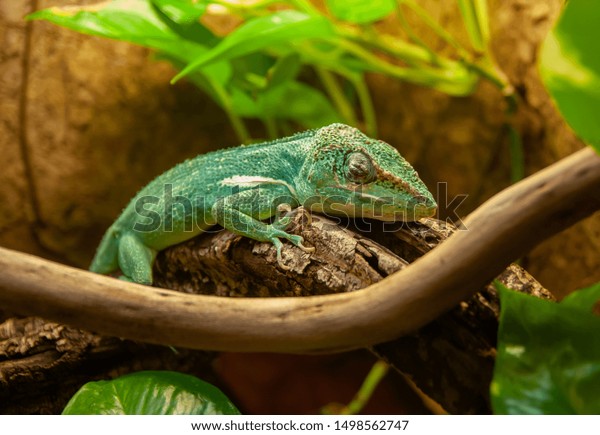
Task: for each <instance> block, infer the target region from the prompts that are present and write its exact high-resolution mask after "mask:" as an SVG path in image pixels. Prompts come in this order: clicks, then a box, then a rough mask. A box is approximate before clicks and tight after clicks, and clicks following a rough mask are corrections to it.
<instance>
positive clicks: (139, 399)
mask: <svg viewBox="0 0 600 435" xmlns="http://www.w3.org/2000/svg"><path fill="white" fill-rule="evenodd" d="M239 413H240V412H239V411H238V410H237V408H236V407H235V406H234V405H233V404H232V403H231V402H230V401H229V399H228V398H227V397H226V396H225V395H224V394H223V393H222V392H221V391H220V390H219V389H218V388H216V387H214V386H212V385H211V384H209V383H206V382H204V381H201V380H200V379H198V378H196V377H194V376H190V375H185V374H183V373H177V372H166V371H164V372H163V371H144V372H137V373H132V374H129V375H125V376H122V377H120V378H117V379H114V380H112V381H99V382H90V383H87V384H85V385H84V386H83V387H81V389H80V390H79V391H78V392H77V393H75V395H74V396H73V397H72V398H71V400H70V401H69V403H67V406H66V407H65V409H64V410H63V414H78V415H81V414H84V415H90V414H113V415H115V414H118V415H175V414H177V415H188V414H198V415H199V414H201V415H215V414H216V415H224V414H225V415H238V414H239Z"/></svg>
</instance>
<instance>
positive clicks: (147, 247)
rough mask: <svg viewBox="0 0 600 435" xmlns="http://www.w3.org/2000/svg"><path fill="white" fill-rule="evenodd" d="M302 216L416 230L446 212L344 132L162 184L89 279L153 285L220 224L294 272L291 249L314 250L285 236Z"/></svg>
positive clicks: (383, 151) (151, 190) (218, 160)
mask: <svg viewBox="0 0 600 435" xmlns="http://www.w3.org/2000/svg"><path fill="white" fill-rule="evenodd" d="M299 206H304V207H305V208H306V209H307V210H309V211H310V212H317V213H322V214H325V215H332V216H346V217H367V218H373V219H377V220H381V221H413V220H418V219H420V218H424V217H429V216H432V215H433V214H435V212H436V210H437V204H436V202H435V200H434V199H433V197H432V195H431V193H430V192H429V191H428V190H427V187H426V185H425V184H424V183H423V181H421V179H420V178H419V176H418V174H417V172H416V171H415V170H414V169H413V167H412V166H411V165H410V164H409V163H408V162H407V161H406V160H405V159H404V158H403V157H402V156H401V155H400V153H399V152H398V151H397V150H396V149H395V148H394V147H392V146H391V145H389V144H387V143H386V142H383V141H381V140H377V139H372V138H370V137H368V136H366V135H365V134H363V133H362V132H361V131H360V130H358V129H356V128H353V127H350V126H347V125H344V124H339V123H336V124H331V125H328V126H325V127H322V128H319V129H315V130H309V131H305V132H301V133H297V134H295V135H293V136H289V137H286V138H283V139H278V140H274V141H270V142H263V143H258V144H252V145H242V146H238V147H232V148H225V149H222V150H218V151H213V152H210V153H206V154H201V155H199V156H197V157H195V158H192V159H189V160H186V161H184V162H183V163H180V164H178V165H177V166H175V167H173V168H172V169H170V170H168V171H166V172H165V173H163V174H162V175H159V176H158V177H157V178H155V179H154V180H152V181H151V182H150V183H149V184H148V185H146V186H145V187H144V188H142V189H141V190H140V191H139V192H138V193H137V194H136V195H135V197H134V198H133V199H132V200H131V201H130V202H129V204H128V205H127V206H126V207H125V209H124V210H123V211H122V213H121V215H120V216H119V217H118V218H117V220H116V221H115V222H114V223H113V224H112V225H111V226H110V228H109V229H108V230H107V231H106V233H105V235H104V237H103V238H102V241H101V242H100V245H99V246H98V249H97V252H96V255H95V257H94V259H93V260H92V263H91V266H90V270H91V271H92V272H96V273H101V274H109V273H112V272H116V271H117V270H119V269H120V271H121V273H122V274H123V275H122V278H123V279H125V280H129V281H133V282H136V283H140V284H146V285H150V284H152V280H153V277H152V265H153V262H154V260H155V258H156V255H157V253H158V252H159V251H161V250H163V249H165V248H167V247H169V246H172V245H175V244H178V243H180V242H183V241H185V240H188V239H190V238H192V237H194V236H196V235H198V234H200V233H202V232H205V231H209V230H210V228H211V227H213V226H215V225H217V224H219V225H221V226H222V227H223V228H226V229H228V230H230V231H232V232H234V233H236V234H238V235H241V236H245V237H249V238H251V239H254V240H258V241H263V242H271V243H272V244H273V245H274V246H275V248H276V252H277V262H278V264H279V266H280V267H282V268H283V269H288V267H287V266H286V265H285V264H284V262H283V258H282V254H281V249H282V246H283V244H282V241H281V240H282V239H283V240H287V241H289V242H291V243H292V244H293V245H295V246H298V247H299V248H301V249H302V250H304V251H305V252H312V250H313V249H314V248H311V247H307V246H305V245H304V244H303V242H304V239H303V238H302V236H299V235H295V234H289V233H287V232H286V231H285V228H286V226H287V225H288V224H289V223H290V221H291V218H290V212H292V211H293V210H294V209H296V208H298V207H299Z"/></svg>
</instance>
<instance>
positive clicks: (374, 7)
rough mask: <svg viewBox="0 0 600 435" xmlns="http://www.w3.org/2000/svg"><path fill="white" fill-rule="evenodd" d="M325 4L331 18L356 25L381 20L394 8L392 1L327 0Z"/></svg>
mask: <svg viewBox="0 0 600 435" xmlns="http://www.w3.org/2000/svg"><path fill="white" fill-rule="evenodd" d="M326 4H327V9H329V11H330V12H331V13H332V15H333V16H335V17H336V18H338V19H340V20H343V21H348V22H350V23H356V24H369V23H372V22H374V21H378V20H381V19H383V18H385V17H387V16H388V15H389V14H390V13H392V11H393V10H394V9H395V8H396V2H395V1H394V0H369V1H364V0H327V1H326Z"/></svg>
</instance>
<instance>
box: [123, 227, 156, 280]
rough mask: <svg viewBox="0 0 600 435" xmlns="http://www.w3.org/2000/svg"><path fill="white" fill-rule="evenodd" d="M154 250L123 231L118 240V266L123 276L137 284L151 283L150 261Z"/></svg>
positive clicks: (154, 255)
mask: <svg viewBox="0 0 600 435" xmlns="http://www.w3.org/2000/svg"><path fill="white" fill-rule="evenodd" d="M155 258H156V251H155V250H154V249H151V248H149V247H147V246H146V245H144V244H143V243H142V241H141V240H140V239H139V238H137V237H136V236H135V235H133V234H130V233H129V234H128V233H125V234H123V236H121V239H120V240H119V267H120V268H121V272H123V275H124V278H125V279H126V280H130V281H133V282H137V283H138V284H145V285H150V284H152V263H154V259H155Z"/></svg>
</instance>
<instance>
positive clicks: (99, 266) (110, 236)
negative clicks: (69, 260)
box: [90, 226, 119, 274]
mask: <svg viewBox="0 0 600 435" xmlns="http://www.w3.org/2000/svg"><path fill="white" fill-rule="evenodd" d="M118 255H119V240H118V239H117V237H116V231H115V229H114V228H113V227H112V226H111V227H110V228H109V229H108V230H107V231H106V234H104V237H102V241H101V242H100V245H99V246H98V250H97V251H96V256H95V257H94V259H93V260H92V264H91V265H90V271H92V272H96V273H102V274H107V273H111V272H114V271H115V270H117V269H118V268H119V258H118Z"/></svg>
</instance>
